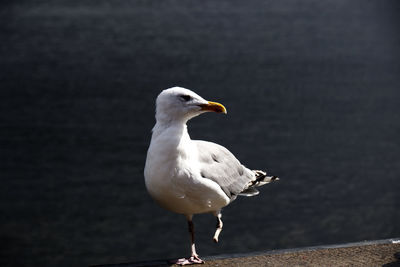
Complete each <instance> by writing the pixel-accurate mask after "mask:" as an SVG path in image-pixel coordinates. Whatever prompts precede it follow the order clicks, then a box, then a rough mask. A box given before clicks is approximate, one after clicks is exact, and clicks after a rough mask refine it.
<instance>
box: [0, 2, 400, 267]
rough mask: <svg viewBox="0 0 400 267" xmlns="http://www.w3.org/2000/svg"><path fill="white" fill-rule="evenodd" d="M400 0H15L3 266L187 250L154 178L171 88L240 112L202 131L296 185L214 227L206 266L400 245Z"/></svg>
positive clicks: (1, 193)
mask: <svg viewBox="0 0 400 267" xmlns="http://www.w3.org/2000/svg"><path fill="white" fill-rule="evenodd" d="M399 6H400V4H399V2H398V1H358V0H356V1H345V0H331V1H317V0H306V1H264V0H255V1H227V0H223V1H210V0H206V1H172V0H168V1H155V0H146V1H119V0H117V1H106V0H99V1H86V0H82V1H77V0H73V1H66V0H56V1H47V0H43V1H27V0H26V1H23V0H18V1H8V2H7V1H5V2H2V3H1V4H0V97H1V100H0V101H1V105H0V129H1V131H0V132H1V134H0V151H1V154H0V162H1V167H0V179H1V182H2V185H1V187H0V200H1V201H0V211H1V216H0V224H1V225H0V226H1V227H0V240H1V243H0V246H1V248H0V265H1V266H85V265H89V264H105V263H118V262H128V261H138V260H152V259H160V258H174V257H182V256H187V255H188V253H189V245H188V242H189V237H188V234H187V227H186V222H185V218H184V217H183V216H181V215H177V214H173V213H170V212H168V211H165V210H162V209H161V208H159V207H158V206H157V205H156V204H155V203H154V202H153V201H152V200H151V199H150V197H149V196H148V194H147V192H146V190H145V187H144V178H143V168H144V162H145V158H146V151H147V147H148V144H149V141H150V134H151V128H152V126H153V124H154V100H155V97H156V96H157V95H158V93H159V92H160V91H161V90H162V89H164V88H168V87H171V86H175V85H179V86H183V87H187V88H190V89H193V90H194V91H196V92H197V93H198V94H200V95H202V96H203V97H204V98H206V99H209V100H214V101H218V102H221V103H223V104H224V105H225V106H226V107H227V110H228V115H227V116H223V115H219V114H205V115H203V116H200V117H198V118H196V119H194V120H192V121H191V122H190V123H189V131H190V134H191V136H192V138H195V139H206V140H209V141H214V142H217V143H220V144H222V145H224V146H226V147H227V148H228V149H230V150H231V151H232V152H233V153H234V154H235V155H237V156H238V158H239V159H240V160H241V161H242V163H244V164H245V165H247V166H248V167H250V168H256V169H264V168H266V169H267V170H269V172H270V174H274V175H278V176H280V177H281V181H280V182H279V183H276V184H273V185H269V186H266V187H264V188H263V189H262V194H260V195H259V196H257V197H253V198H239V199H238V200H237V201H235V202H234V203H233V204H232V205H230V206H229V207H228V208H226V209H225V210H224V213H223V220H224V223H225V224H224V230H223V232H222V234H221V237H220V240H221V241H220V243H219V244H214V243H213V242H212V235H213V232H214V227H215V219H214V218H213V217H212V216H210V215H198V216H195V225H196V234H197V242H198V244H197V247H198V250H199V252H200V254H201V255H203V256H206V255H216V254H223V253H245V252H254V251H261V250H271V249H282V248H293V247H300V246H312V245H318V244H329V243H341V242H351V241H360V240H366V239H382V238H391V237H396V236H400V212H399V205H400V200H399V199H400V197H399V194H398V193H399V192H400V183H399V180H398V179H399V175H400V138H399V134H400V90H399V89H400V88H399V85H400V50H399V48H400V38H399V37H400V36H399V33H400V31H399V29H400V27H399V26H400V25H399V22H400V21H399V15H398V14H399V11H400V8H399Z"/></svg>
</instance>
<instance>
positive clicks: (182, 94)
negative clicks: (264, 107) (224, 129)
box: [144, 87, 277, 265]
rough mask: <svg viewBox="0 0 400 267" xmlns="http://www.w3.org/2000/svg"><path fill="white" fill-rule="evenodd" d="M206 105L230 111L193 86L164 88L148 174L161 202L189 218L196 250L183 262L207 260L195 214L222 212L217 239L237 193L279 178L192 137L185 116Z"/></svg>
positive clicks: (149, 185)
mask: <svg viewBox="0 0 400 267" xmlns="http://www.w3.org/2000/svg"><path fill="white" fill-rule="evenodd" d="M207 111H213V112H217V113H226V109H225V107H224V106H223V105H221V104H219V103H216V102H210V101H207V100H205V99H203V98H202V97H201V96H199V95H197V94H196V93H194V92H192V91H190V90H188V89H184V88H180V87H174V88H170V89H166V90H164V91H162V92H161V93H160V95H159V96H158V97H157V101H156V125H155V126H154V128H153V134H152V138H151V143H150V147H149V150H148V152H147V159H146V165H145V170H144V176H145V183H146V187H147V190H148V192H149V193H150V195H151V196H152V198H153V199H154V200H155V201H156V202H157V203H158V204H159V205H160V206H162V207H164V208H165V209H168V210H170V211H173V212H176V213H180V214H184V215H185V216H186V218H187V220H188V224H189V231H190V233H191V238H192V239H191V240H192V242H191V252H192V255H191V257H190V258H188V259H180V260H177V261H176V263H178V264H181V265H186V264H193V263H203V261H202V260H201V259H200V258H199V256H198V255H197V253H196V249H195V246H194V227H193V222H192V216H193V214H198V213H207V212H211V213H213V214H214V215H215V216H216V217H217V220H218V224H217V230H216V232H215V235H214V241H215V242H218V236H219V233H220V232H221V230H222V220H221V209H222V208H223V207H225V206H226V205H228V204H229V203H230V202H232V201H233V200H234V199H235V198H236V197H237V196H238V195H245V196H252V195H256V194H258V191H257V189H255V187H257V186H260V185H263V184H266V183H269V182H271V181H273V180H277V178H276V177H274V176H272V177H268V176H266V173H265V172H262V171H252V170H249V169H247V168H246V167H244V166H243V165H242V164H240V162H239V161H238V160H237V159H236V158H235V157H234V156H233V154H232V153H230V152H229V151H228V150H227V149H226V148H224V147H222V146H220V145H217V144H215V143H211V142H206V141H197V140H191V139H190V136H189V134H188V131H187V126H186V122H187V121H188V120H189V119H191V118H193V117H195V116H197V115H200V114H201V113H204V112H207Z"/></svg>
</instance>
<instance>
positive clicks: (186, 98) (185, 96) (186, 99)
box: [179, 95, 192, 101]
mask: <svg viewBox="0 0 400 267" xmlns="http://www.w3.org/2000/svg"><path fill="white" fill-rule="evenodd" d="M179 97H180V98H181V99H182V100H184V101H189V100H190V99H192V97H191V96H190V95H180V96H179Z"/></svg>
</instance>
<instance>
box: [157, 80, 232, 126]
mask: <svg viewBox="0 0 400 267" xmlns="http://www.w3.org/2000/svg"><path fill="white" fill-rule="evenodd" d="M209 111H212V112H217V113H225V114H226V109H225V107H224V106H223V105H222V104H220V103H217V102H212V101H207V100H205V99H204V98H202V97H201V96H199V95H198V94H196V93H195V92H193V91H190V90H188V89H185V88H182V87H172V88H169V89H165V90H164V91H162V92H161V93H160V94H159V95H158V97H157V100H156V119H157V121H159V122H171V121H182V122H184V123H186V122H187V121H188V120H190V119H191V118H193V117H196V116H198V115H200V114H202V113H204V112H209Z"/></svg>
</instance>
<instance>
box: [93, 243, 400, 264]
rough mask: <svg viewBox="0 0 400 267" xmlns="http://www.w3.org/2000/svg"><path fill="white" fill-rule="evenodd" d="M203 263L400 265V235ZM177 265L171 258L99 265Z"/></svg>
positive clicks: (209, 259) (220, 257) (213, 258)
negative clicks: (172, 262)
mask: <svg viewBox="0 0 400 267" xmlns="http://www.w3.org/2000/svg"><path fill="white" fill-rule="evenodd" d="M203 259H204V260H205V261H206V263H205V264H203V265H199V266H204V267H205V266H385V267H392V266H400V238H392V239H384V240H374V241H364V242H356V243H346V244H335V245H325V246H314V247H304V248H295V249H283V250H272V251H264V252H254V253H243V254H225V255H218V256H209V257H204V258H203ZM139 266H148V267H149V266H152V267H154V266H176V265H173V264H169V263H168V260H156V261H145V262H134V263H120V264H109V265H97V266H96V267H139Z"/></svg>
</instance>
